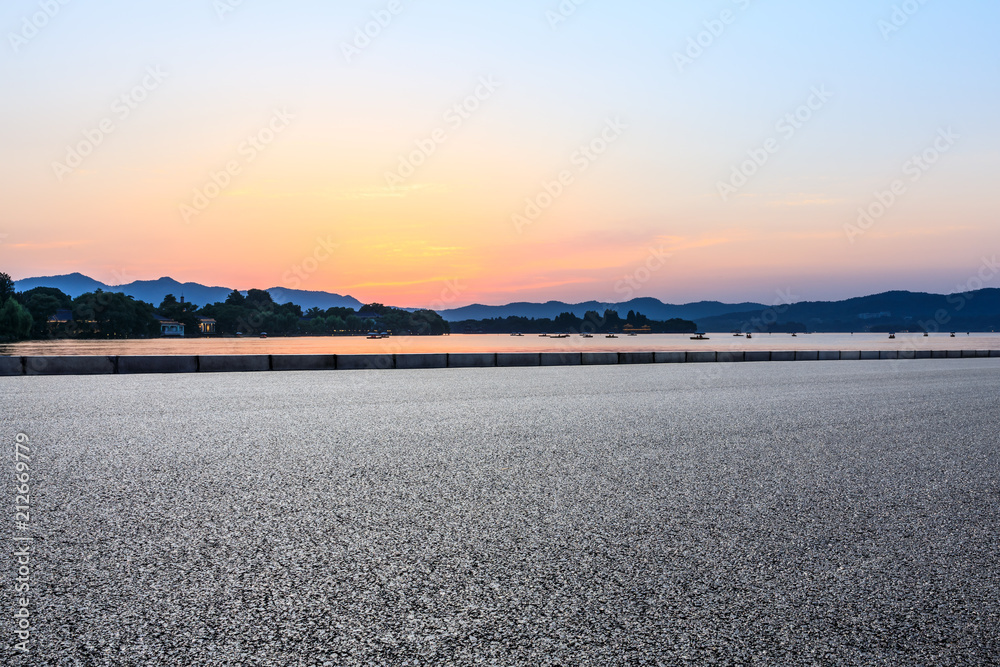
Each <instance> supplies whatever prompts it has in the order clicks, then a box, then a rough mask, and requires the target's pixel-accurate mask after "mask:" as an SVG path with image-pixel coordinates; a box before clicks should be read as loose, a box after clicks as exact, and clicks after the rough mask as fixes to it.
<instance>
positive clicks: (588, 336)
mask: <svg viewBox="0 0 1000 667" xmlns="http://www.w3.org/2000/svg"><path fill="white" fill-rule="evenodd" d="M580 335H581V336H583V337H584V338H593V337H594V334H580Z"/></svg>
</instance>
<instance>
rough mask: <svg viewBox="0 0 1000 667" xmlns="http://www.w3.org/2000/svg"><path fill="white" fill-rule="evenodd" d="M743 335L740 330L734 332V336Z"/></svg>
mask: <svg viewBox="0 0 1000 667" xmlns="http://www.w3.org/2000/svg"><path fill="white" fill-rule="evenodd" d="M742 335H743V334H742V333H740V332H739V331H734V332H733V336H742Z"/></svg>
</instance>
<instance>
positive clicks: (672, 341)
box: [0, 332, 1000, 356]
mask: <svg viewBox="0 0 1000 667" xmlns="http://www.w3.org/2000/svg"><path fill="white" fill-rule="evenodd" d="M708 336H709V339H708V340H700V341H698V340H691V339H690V336H689V335H688V334H640V335H637V336H626V335H619V337H618V338H605V337H604V335H603V334H595V335H594V337H593V338H583V337H582V336H580V335H572V336H570V337H569V338H559V339H555V338H548V337H541V336H539V335H537V334H525V335H524V336H510V335H507V334H453V335H451V336H393V337H391V338H384V339H378V340H369V339H367V338H365V337H364V336H303V337H294V338H280V337H272V338H251V337H246V338H180V339H177V338H153V339H147V340H69V339H60V340H44V341H25V342H21V343H13V344H7V345H0V355H9V356H40V355H56V356H63V355H108V356H113V355H174V354H177V355H213V354H408V353H410V354H429V353H435V352H436V353H442V352H454V353H459V352H462V353H468V352H567V351H574V352H619V351H624V352H628V351H640V350H641V351H661V352H672V351H686V350H736V351H744V350H973V349H974V350H1000V334H997V333H973V334H971V335H967V334H966V333H964V332H963V333H960V334H958V335H957V336H956V337H955V338H951V337H950V336H949V335H948V334H947V333H938V334H931V335H930V336H927V337H924V336H923V335H922V334H896V338H895V339H894V340H891V339H889V336H888V334H884V333H882V334H873V333H857V334H853V335H852V334H839V333H837V334H833V333H823V334H819V333H817V334H799V335H798V336H791V335H789V334H755V335H754V337H753V338H751V339H747V338H744V337H736V336H733V335H732V334H731V333H715V334H708Z"/></svg>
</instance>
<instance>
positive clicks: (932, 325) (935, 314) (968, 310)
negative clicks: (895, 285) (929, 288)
mask: <svg viewBox="0 0 1000 667" xmlns="http://www.w3.org/2000/svg"><path fill="white" fill-rule="evenodd" d="M770 323H774V324H776V325H777V326H776V329H781V328H782V327H781V325H782V324H786V323H801V324H803V325H804V328H805V329H806V330H807V331H821V332H822V331H844V332H847V331H880V332H884V331H923V330H929V331H995V330H1000V289H996V288H988V289H981V290H976V291H974V292H968V293H966V294H951V295H944V294H927V293H925V292H906V291H894V292H883V293H882V294H872V295H870V296H862V297H855V298H853V299H845V300H843V301H802V302H800V303H795V304H791V305H786V306H778V307H775V308H772V309H752V310H746V311H742V312H731V313H725V314H722V315H717V316H714V317H706V318H703V319H700V320H698V326H699V328H701V329H702V330H704V331H731V330H734V329H740V330H744V331H766V330H767V327H768V326H769V324H770Z"/></svg>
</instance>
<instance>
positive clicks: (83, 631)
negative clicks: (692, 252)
mask: <svg viewBox="0 0 1000 667" xmlns="http://www.w3.org/2000/svg"><path fill="white" fill-rule="evenodd" d="M0 398H2V403H3V438H4V440H5V442H6V443H8V444H6V445H5V446H4V447H5V450H6V451H8V452H10V455H9V456H8V455H5V457H4V459H5V460H6V461H7V463H6V464H4V465H5V467H6V469H7V470H8V471H9V474H8V475H7V477H5V479H11V480H12V479H13V474H14V473H13V465H14V464H13V449H14V441H15V437H16V434H17V433H18V432H22V433H24V434H25V435H26V436H28V437H29V438H30V446H31V448H32V449H31V451H32V457H33V458H32V462H31V482H30V484H31V500H30V502H31V517H30V519H31V520H30V525H29V526H28V528H27V532H25V531H20V532H19V531H18V529H17V527H16V526H15V524H14V517H13V509H12V507H13V504H14V498H13V497H11V498H9V499H5V501H4V505H5V506H7V507H8V508H9V510H8V511H9V513H10V514H11V518H10V522H9V524H8V525H9V530H8V531H7V532H8V535H21V536H24V535H31V536H34V537H35V541H34V542H33V543H32V549H33V551H32V555H31V564H30V571H31V573H30V580H31V590H30V600H29V607H30V608H29V612H30V614H31V626H32V628H31V633H30V640H29V644H28V647H29V649H30V651H31V652H30V653H29V654H27V655H26V656H25V655H21V654H19V653H18V652H16V651H13V650H12V649H11V646H12V644H13V643H14V641H16V635H15V634H14V620H13V619H12V615H11V613H12V612H13V611H15V610H16V606H15V600H14V596H13V593H12V592H11V591H12V590H13V584H14V577H15V576H16V572H17V565H16V564H15V562H14V557H12V556H11V555H10V552H11V548H9V545H10V544H12V542H11V541H10V540H5V541H6V542H7V545H8V546H7V547H5V552H6V553H7V554H8V555H7V556H5V558H6V559H7V563H5V564H4V566H3V568H4V569H3V571H4V573H5V574H4V576H5V577H6V578H7V579H6V580H5V581H3V582H2V583H3V590H4V595H5V597H6V600H5V601H4V606H3V609H4V610H5V612H6V613H4V617H5V621H4V622H3V623H2V624H0V627H2V628H3V630H4V636H3V640H4V648H5V651H6V652H5V654H4V656H3V659H2V660H0V663H3V664H8V665H57V664H58V665H475V664H486V665H595V666H603V665H678V664H693V665H695V664H696V665H705V664H761V665H814V664H819V665H844V664H846V665H903V664H924V665H929V664H933V665H977V664H979V665H987V664H997V663H998V662H1000V556H998V554H1000V458H998V455H1000V452H998V449H1000V435H998V423H1000V361H998V360H992V359H985V360H977V359H973V360H945V361H905V362H870V361H869V362H816V363H801V362H800V363H769V364H709V365H698V366H692V365H687V366H682V365H642V366H607V367H585V368H580V367H561V368H530V369H526V368H518V369H498V368H489V369H448V370H432V371H402V370H391V371H336V372H311V373H260V374H255V373H241V374H217V375H155V376H154V375H145V376H105V377H16V378H2V379H0ZM4 488H5V489H7V491H6V492H5V493H7V494H10V495H11V496H13V494H14V492H13V490H12V489H13V484H4ZM8 500H9V502H8Z"/></svg>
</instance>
